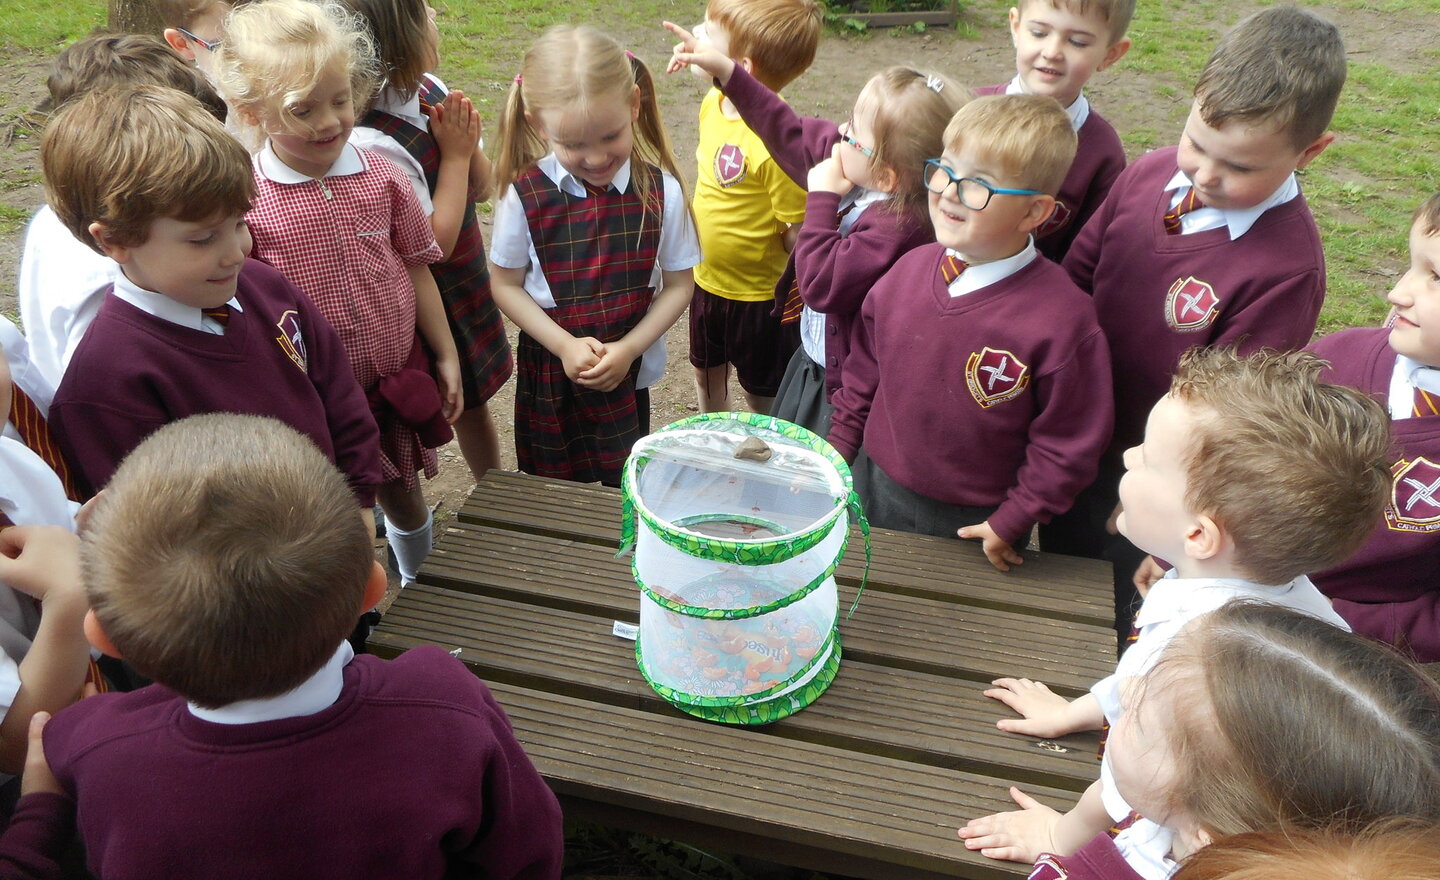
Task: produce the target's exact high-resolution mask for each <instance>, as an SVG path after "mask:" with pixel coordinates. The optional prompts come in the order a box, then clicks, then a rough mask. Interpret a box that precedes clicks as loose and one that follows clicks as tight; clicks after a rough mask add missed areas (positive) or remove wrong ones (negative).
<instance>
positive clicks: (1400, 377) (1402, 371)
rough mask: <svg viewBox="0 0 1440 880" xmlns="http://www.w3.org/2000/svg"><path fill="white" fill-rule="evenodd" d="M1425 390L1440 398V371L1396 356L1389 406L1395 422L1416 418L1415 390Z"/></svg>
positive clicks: (1401, 356) (1404, 357)
mask: <svg viewBox="0 0 1440 880" xmlns="http://www.w3.org/2000/svg"><path fill="white" fill-rule="evenodd" d="M1416 388H1423V389H1424V390H1426V391H1428V392H1430V394H1432V395H1435V396H1437V397H1440V369H1436V368H1435V367H1429V366H1426V365H1425V364H1422V363H1420V362H1419V361H1416V360H1412V359H1410V358H1408V357H1406V356H1405V355H1403V354H1397V355H1395V369H1394V371H1393V372H1392V373H1391V374H1390V397H1389V399H1388V401H1387V405H1388V407H1389V409H1390V418H1391V419H1392V420H1395V421H1399V420H1400V419H1410V418H1414V417H1415V389H1416Z"/></svg>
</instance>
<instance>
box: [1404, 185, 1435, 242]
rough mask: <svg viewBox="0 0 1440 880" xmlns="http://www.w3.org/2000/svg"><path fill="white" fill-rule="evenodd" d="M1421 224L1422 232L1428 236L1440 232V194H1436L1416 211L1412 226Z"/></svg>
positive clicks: (1411, 221)
mask: <svg viewBox="0 0 1440 880" xmlns="http://www.w3.org/2000/svg"><path fill="white" fill-rule="evenodd" d="M1416 223H1419V224H1420V231H1421V232H1423V233H1425V234H1426V235H1434V234H1435V233H1436V232H1440V193H1435V194H1434V195H1433V196H1431V197H1430V198H1428V199H1426V200H1425V201H1424V202H1423V203H1421V205H1420V207H1418V208H1416V209H1415V216H1414V217H1412V218H1410V225H1412V226H1413V225H1415V224H1416Z"/></svg>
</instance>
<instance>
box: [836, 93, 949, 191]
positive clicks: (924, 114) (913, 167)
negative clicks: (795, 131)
mask: <svg viewBox="0 0 1440 880" xmlns="http://www.w3.org/2000/svg"><path fill="white" fill-rule="evenodd" d="M971 97H973V96H972V94H971V93H970V90H969V89H966V88H963V87H961V86H959V85H957V84H956V83H955V82H954V81H953V80H951V79H949V78H948V77H945V76H941V75H939V74H935V73H927V72H924V71H919V70H915V69H913V68H909V67H887V68H886V69H884V70H882V71H880V72H879V73H877V74H875V75H874V76H872V77H871V78H870V81H869V82H868V83H866V84H865V88H864V89H862V90H861V92H860V98H861V100H864V101H867V102H868V103H869V104H870V106H872V107H873V108H874V110H875V113H874V119H873V121H872V123H871V126H870V128H871V131H872V133H873V139H874V143H873V144H869V145H868V146H869V147H870V149H872V150H873V151H874V155H872V156H871V157H870V159H869V164H870V167H871V168H889V169H891V170H892V171H894V172H895V193H894V196H893V197H892V198H890V199H886V200H885V202H884V204H885V205H886V206H887V208H888V209H889V210H893V211H895V212H897V213H909V212H919V213H924V211H925V202H926V194H925V174H924V167H925V160H926V159H931V158H934V157H935V156H938V155H940V153H941V152H942V151H943V150H944V148H945V142H944V134H945V126H946V125H947V124H948V123H949V122H950V118H951V117H953V116H954V115H955V111H956V110H959V109H960V108H961V107H963V106H965V104H966V102H968V101H969V100H970V99H971ZM842 149H848V148H846V147H842Z"/></svg>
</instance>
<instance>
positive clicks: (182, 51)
mask: <svg viewBox="0 0 1440 880" xmlns="http://www.w3.org/2000/svg"><path fill="white" fill-rule="evenodd" d="M165 42H167V43H169V44H170V48H171V49H174V50H175V54H176V55H179V56H180V57H181V58H184V59H185V60H186V61H189V62H190V63H191V64H194V63H195V50H194V49H191V48H190V41H189V40H187V39H185V35H184V34H182V33H180V32H179V31H178V30H176V29H175V28H166V29H165Z"/></svg>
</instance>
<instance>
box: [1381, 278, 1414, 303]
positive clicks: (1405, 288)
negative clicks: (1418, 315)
mask: <svg viewBox="0 0 1440 880" xmlns="http://www.w3.org/2000/svg"><path fill="white" fill-rule="evenodd" d="M1414 274H1415V273H1414V272H1406V273H1405V274H1404V275H1401V276H1400V280H1399V281H1397V282H1396V283H1395V286H1394V287H1392V288H1390V292H1389V293H1387V294H1386V295H1385V300H1386V301H1387V302H1389V303H1390V304H1391V305H1392V306H1408V305H1410V303H1412V302H1414V301H1415V297H1414V296H1413V295H1411V292H1410V277H1411V276H1412V275H1414Z"/></svg>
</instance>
